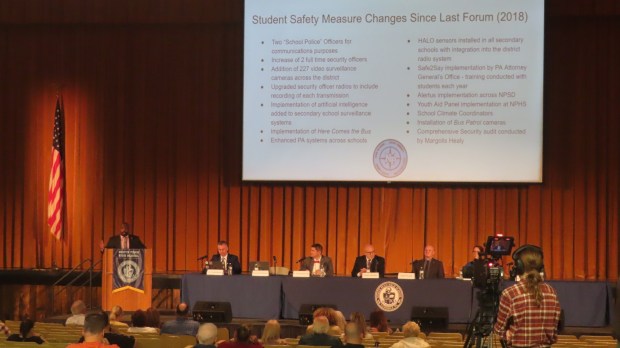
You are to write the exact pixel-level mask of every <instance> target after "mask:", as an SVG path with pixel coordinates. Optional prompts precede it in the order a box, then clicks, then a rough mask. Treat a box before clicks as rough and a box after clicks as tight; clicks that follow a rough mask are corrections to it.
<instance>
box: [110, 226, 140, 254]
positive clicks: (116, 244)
mask: <svg viewBox="0 0 620 348" xmlns="http://www.w3.org/2000/svg"><path fill="white" fill-rule="evenodd" d="M129 231H130V229H129V224H128V223H127V222H123V223H122V224H121V233H120V235H117V236H112V237H110V239H109V240H108V244H106V245H105V246H104V245H103V241H101V243H99V247H100V248H101V252H103V249H104V248H107V249H145V248H146V246H144V243H142V241H141V240H140V237H138V236H134V235H133V234H131V233H130V232H129Z"/></svg>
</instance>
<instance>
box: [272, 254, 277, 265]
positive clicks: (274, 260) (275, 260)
mask: <svg viewBox="0 0 620 348" xmlns="http://www.w3.org/2000/svg"><path fill="white" fill-rule="evenodd" d="M277 264H278V259H277V258H276V256H275V255H273V267H275V266H276V265H277Z"/></svg>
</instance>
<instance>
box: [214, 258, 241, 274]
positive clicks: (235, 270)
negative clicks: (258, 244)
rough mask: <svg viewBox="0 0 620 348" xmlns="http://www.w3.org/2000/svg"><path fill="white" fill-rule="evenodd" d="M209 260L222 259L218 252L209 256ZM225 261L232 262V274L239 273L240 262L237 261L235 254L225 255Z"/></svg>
mask: <svg viewBox="0 0 620 348" xmlns="http://www.w3.org/2000/svg"><path fill="white" fill-rule="evenodd" d="M211 261H218V262H220V261H222V259H221V256H220V254H217V253H216V254H215V255H213V257H211ZM226 262H227V263H229V264H232V267H233V274H241V263H240V262H239V257H238V256H237V255H233V254H228V255H227V256H226Z"/></svg>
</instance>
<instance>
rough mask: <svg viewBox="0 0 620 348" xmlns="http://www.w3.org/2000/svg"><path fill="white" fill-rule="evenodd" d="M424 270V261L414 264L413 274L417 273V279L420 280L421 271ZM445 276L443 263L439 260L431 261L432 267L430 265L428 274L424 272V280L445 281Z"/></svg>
mask: <svg viewBox="0 0 620 348" xmlns="http://www.w3.org/2000/svg"><path fill="white" fill-rule="evenodd" d="M423 268H424V259H422V260H417V261H414V262H413V267H412V270H411V272H413V273H415V277H416V278H417V279H420V269H423ZM443 278H445V275H444V273H443V263H442V262H441V261H439V260H437V259H431V261H430V265H428V267H427V270H426V272H424V279H443Z"/></svg>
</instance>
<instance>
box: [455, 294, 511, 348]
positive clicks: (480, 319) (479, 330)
mask: <svg viewBox="0 0 620 348" xmlns="http://www.w3.org/2000/svg"><path fill="white" fill-rule="evenodd" d="M498 308H499V291H498V287H497V286H491V287H489V288H487V289H485V290H481V291H480V292H478V310H477V311H476V315H475V316H474V320H473V321H472V322H471V323H469V325H468V326H467V338H466V339H465V343H464V344H463V348H471V347H476V348H482V347H487V348H490V347H494V342H493V340H492V339H491V337H490V336H491V333H493V325H494V324H495V320H496V318H497V310H498ZM500 344H501V346H502V348H506V343H505V342H504V341H500Z"/></svg>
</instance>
